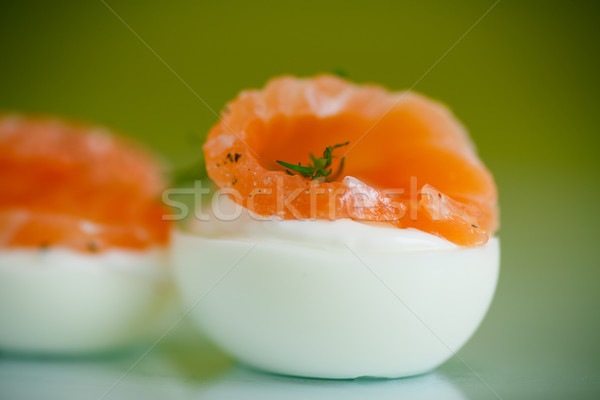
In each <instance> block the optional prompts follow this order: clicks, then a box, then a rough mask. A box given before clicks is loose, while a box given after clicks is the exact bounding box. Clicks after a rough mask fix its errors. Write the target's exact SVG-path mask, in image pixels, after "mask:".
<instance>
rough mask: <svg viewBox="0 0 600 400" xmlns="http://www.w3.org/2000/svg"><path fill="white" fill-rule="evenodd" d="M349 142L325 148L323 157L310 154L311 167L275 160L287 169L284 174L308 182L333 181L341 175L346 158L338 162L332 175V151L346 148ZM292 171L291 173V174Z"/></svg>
mask: <svg viewBox="0 0 600 400" xmlns="http://www.w3.org/2000/svg"><path fill="white" fill-rule="evenodd" d="M349 143H350V142H346V143H340V144H336V145H333V146H327V147H326V148H325V150H324V151H323V157H315V156H314V155H312V154H310V159H311V160H312V165H302V164H301V163H298V165H296V164H291V163H288V162H285V161H279V160H276V161H277V163H278V164H280V165H282V166H284V167H285V168H287V169H286V170H285V172H287V173H288V174H289V175H294V172H296V173H298V174H299V175H301V176H303V177H304V178H307V179H310V180H325V181H327V182H331V181H334V180H335V179H336V178H337V177H338V176H340V174H341V173H342V169H343V168H344V161H345V159H346V157H345V156H344V157H342V159H341V160H340V166H339V168H338V169H337V171H336V172H335V173H334V174H333V175H332V172H333V170H332V168H331V164H332V162H333V157H334V156H333V150H335V149H338V148H340V147H343V146H347V145H348V144H349ZM292 171H293V172H292Z"/></svg>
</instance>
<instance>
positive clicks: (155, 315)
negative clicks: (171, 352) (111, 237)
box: [0, 248, 173, 354]
mask: <svg viewBox="0 0 600 400" xmlns="http://www.w3.org/2000/svg"><path fill="white" fill-rule="evenodd" d="M170 278H171V277H170V271H169V270H168V268H166V265H165V250H164V249H152V250H146V251H129V250H111V251H107V252H102V253H98V254H83V253H80V252H76V251H73V250H70V249H66V248H49V249H45V250H40V249H30V248H15V249H0V321H1V322H0V350H4V351H9V352H25V353H34V354H80V353H90V352H101V351H107V350H113V349H116V348H119V347H122V346H126V345H128V344H131V343H133V342H135V341H136V340H139V339H142V338H145V337H147V336H148V335H149V334H151V332H153V331H154V330H155V329H157V328H158V326H159V325H160V324H161V322H160V320H161V315H164V313H166V312H167V310H168V309H169V308H170V307H172V297H173V296H172V294H173V293H172V291H173V287H172V282H171V279H170Z"/></svg>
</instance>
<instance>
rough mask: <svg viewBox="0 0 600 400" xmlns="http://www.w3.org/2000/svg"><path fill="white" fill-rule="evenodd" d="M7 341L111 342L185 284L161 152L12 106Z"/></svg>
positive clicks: (0, 179) (2, 194)
mask: <svg viewBox="0 0 600 400" xmlns="http://www.w3.org/2000/svg"><path fill="white" fill-rule="evenodd" d="M0 183H1V184H0V232H1V233H0V320H1V321H2V323H1V324H0V350H4V351H16V352H28V353H53V354H56V353H61V354H65V353H66V354H76V353H82V352H96V351H104V350H110V349H114V348H117V347H121V346H124V345H127V344H130V343H132V342H134V341H135V340H138V339H140V338H143V337H145V336H147V335H148V334H149V333H151V332H153V330H154V329H155V328H156V326H157V324H158V323H159V322H158V320H159V319H160V317H159V315H160V314H161V313H163V312H166V310H167V309H168V308H169V307H170V306H171V304H170V303H171V301H172V291H173V287H172V284H171V279H170V271H169V270H168V269H167V267H166V263H165V252H166V245H167V243H168V240H169V230H170V228H169V225H168V224H167V223H166V222H164V221H162V214H163V212H164V207H163V205H162V204H161V203H160V200H159V199H160V193H161V191H162V188H163V185H164V182H163V181H162V177H161V174H160V170H159V167H158V163H157V161H156V160H155V159H154V158H153V157H151V156H149V155H148V154H146V152H145V151H143V150H141V149H139V148H138V147H137V146H136V145H134V144H130V143H126V142H124V141H122V140H118V139H116V138H115V137H114V136H113V135H112V134H111V133H110V132H108V131H107V130H105V129H103V128H96V127H90V126H82V125H79V124H75V123H71V122H65V121H64V120H59V119H56V118H51V117H41V116H35V117H32V116H22V115H14V114H6V115H1V116H0Z"/></svg>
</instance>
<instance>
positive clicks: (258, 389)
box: [0, 321, 600, 400]
mask: <svg viewBox="0 0 600 400" xmlns="http://www.w3.org/2000/svg"><path fill="white" fill-rule="evenodd" d="M187 329H188V327H187V323H185V321H184V323H183V324H182V325H181V326H180V327H178V329H177V330H178V332H177V331H174V332H172V333H170V334H169V335H167V337H165V338H164V341H163V342H161V344H160V345H158V346H157V347H156V348H154V349H153V350H152V351H150V352H149V353H148V354H147V355H146V356H145V357H144V358H142V359H141V361H139V362H138V360H140V356H141V355H143V354H144V352H145V350H147V349H148V346H142V345H140V346H139V348H138V349H136V350H134V351H130V352H129V353H122V354H113V355H106V356H104V357H100V358H93V359H35V358H23V357H19V356H15V355H9V354H1V355H0V399H10V400H13V399H45V400H54V399H56V400H69V399H99V400H100V399H102V400H108V399H113V400H116V399H123V400H126V399H127V400H131V399H133V400H135V399H144V400H146V399H149V400H152V399H171V400H175V399H184V400H185V399H224V400H230V399H311V400H312V399H365V400H371V399H417V400H419V399H435V400H437V399H441V400H446V399H447V400H453V399H497V398H501V399H567V398H568V399H588V398H589V399H593V398H598V394H600V371H599V370H595V371H592V370H589V369H588V370H587V371H586V370H584V369H583V368H582V367H583V365H580V366H579V367H575V366H573V365H571V366H570V368H564V369H554V368H552V367H551V365H546V366H544V365H543V363H541V362H540V361H541V360H531V363H537V364H538V365H539V368H538V369H528V367H529V365H530V364H531V363H527V362H525V363H522V364H521V365H519V364H511V363H509V362H507V361H506V360H502V359H501V358H500V357H496V358H493V357H490V355H491V354H492V353H488V354H487V355H486V354H482V355H480V356H477V355H474V353H473V352H470V351H468V349H469V346H467V348H466V349H467V351H463V352H461V353H460V354H459V355H460V358H462V360H464V362H466V364H465V363H464V362H463V361H461V359H459V358H457V357H453V358H452V359H450V360H449V361H448V362H446V363H445V364H444V365H442V366H441V367H440V368H438V369H437V370H436V371H434V372H433V373H430V374H426V375H421V376H417V377H413V378H405V379H393V380H385V379H383V380H368V379H366V380H362V379H361V380H323V379H302V378H293V377H286V376H279V375H271V374H265V373H262V372H258V371H255V370H252V369H249V368H247V367H245V366H241V365H237V364H235V363H234V362H233V361H232V360H231V359H229V358H228V357H227V356H225V355H224V354H223V353H221V352H220V351H219V350H217V349H216V348H215V347H214V346H212V345H210V344H209V343H208V342H206V341H205V340H204V339H202V338H198V335H197V334H196V333H191V332H188V331H187ZM476 336H477V335H476ZM475 339H476V338H475ZM474 347H475V348H477V347H478V345H477V340H475V345H474ZM136 362H137V364H135V363H136ZM134 364H135V365H134ZM128 370H129V372H128V373H127V374H125V372H126V371H128ZM496 394H497V396H496Z"/></svg>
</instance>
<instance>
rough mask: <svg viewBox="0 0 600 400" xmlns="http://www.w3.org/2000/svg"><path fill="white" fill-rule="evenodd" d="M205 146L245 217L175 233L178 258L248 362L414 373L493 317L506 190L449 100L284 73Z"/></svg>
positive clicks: (225, 343) (322, 373)
mask: <svg viewBox="0 0 600 400" xmlns="http://www.w3.org/2000/svg"><path fill="white" fill-rule="evenodd" d="M204 155H205V161H206V166H207V171H208V175H209V177H210V178H211V179H212V180H213V181H214V182H215V183H216V185H217V186H218V187H219V188H220V190H221V191H223V192H226V194H227V196H229V198H230V199H232V200H233V202H234V204H236V205H237V206H239V207H241V209H242V213H241V216H237V217H236V218H231V220H230V221H223V220H222V218H221V220H219V218H215V217H213V218H209V220H208V221H204V222H200V223H195V224H193V225H192V227H191V228H190V229H189V230H188V231H186V232H180V233H177V234H176V235H175V237H174V243H173V251H172V257H173V263H174V266H175V271H176V276H177V283H178V287H179V288H180V291H181V293H182V295H183V299H184V301H185V302H186V303H187V305H188V307H189V310H190V311H189V312H190V315H191V316H192V318H193V319H194V320H195V321H196V322H197V324H198V325H199V326H200V327H201V328H202V329H204V330H205V331H206V333H207V334H208V335H209V336H210V337H211V338H212V339H213V340H214V341H215V342H216V343H217V344H219V345H220V346H221V347H222V348H223V349H224V350H226V351H227V352H229V353H230V354H232V355H233V356H234V357H236V358H237V359H238V360H240V361H242V362H244V363H247V364H250V365H253V366H255V367H258V368H261V369H264V370H267V371H271V372H276V373H282V374H290V375H300V376H308V377H321V378H356V377H361V376H373V377H401V376H408V375H414V374H419V373H422V372H425V371H428V370H430V369H432V368H435V367H436V366H437V365H439V364H440V363H442V362H444V361H445V360H446V359H448V358H449V357H450V356H451V355H452V354H454V353H455V352H456V351H457V350H458V349H459V348H460V347H461V346H462V345H463V344H464V343H465V342H466V341H467V339H468V338H469V337H470V336H471V334H472V333H473V332H474V331H475V329H476V328H477V326H478V324H479V323H480V322H481V320H482V318H483V316H484V315H485V313H486V311H487V308H488V306H489V304H490V301H491V299H492V296H493V293H494V290H495V286H496V280H497V276H498V268H499V244H498V239H497V238H495V236H494V234H495V232H496V230H497V229H498V206H497V193H496V186H495V183H494V180H493V178H492V176H491V174H490V173H489V171H488V170H487V169H486V168H485V166H484V165H483V163H482V162H481V161H480V160H479V158H478V157H477V154H476V152H475V147H474V146H473V144H472V142H471V141H470V139H469V137H468V134H467V133H466V131H465V130H464V128H463V127H462V125H461V124H460V123H459V122H458V121H457V120H456V118H454V116H453V115H452V114H451V113H450V112H449V111H448V110H447V109H446V108H445V107H444V106H443V105H441V104H439V103H437V102H434V101H432V100H430V99H427V98H425V97H424V96H421V95H418V94H415V93H412V92H402V93H391V92H388V91H387V90H385V89H383V88H381V87H377V86H373V85H355V84H352V83H349V82H347V81H345V80H343V79H341V78H338V77H333V76H326V75H325V76H317V77H315V78H306V79H298V78H293V77H281V78H276V79H273V80H272V81H270V82H269V83H268V84H267V85H266V86H265V88H264V89H263V90H248V91H244V92H242V93H241V94H240V95H239V96H238V97H237V98H236V99H235V100H234V101H232V102H231V103H230V104H228V106H227V108H226V111H225V112H224V113H223V115H222V119H221V120H220V121H219V123H217V124H216V125H215V126H214V127H213V128H212V130H211V131H210V133H209V135H208V138H207V141H206V144H205V145H204ZM219 203H220V201H219V200H218V201H217V202H215V204H219ZM213 211H214V210H213Z"/></svg>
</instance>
